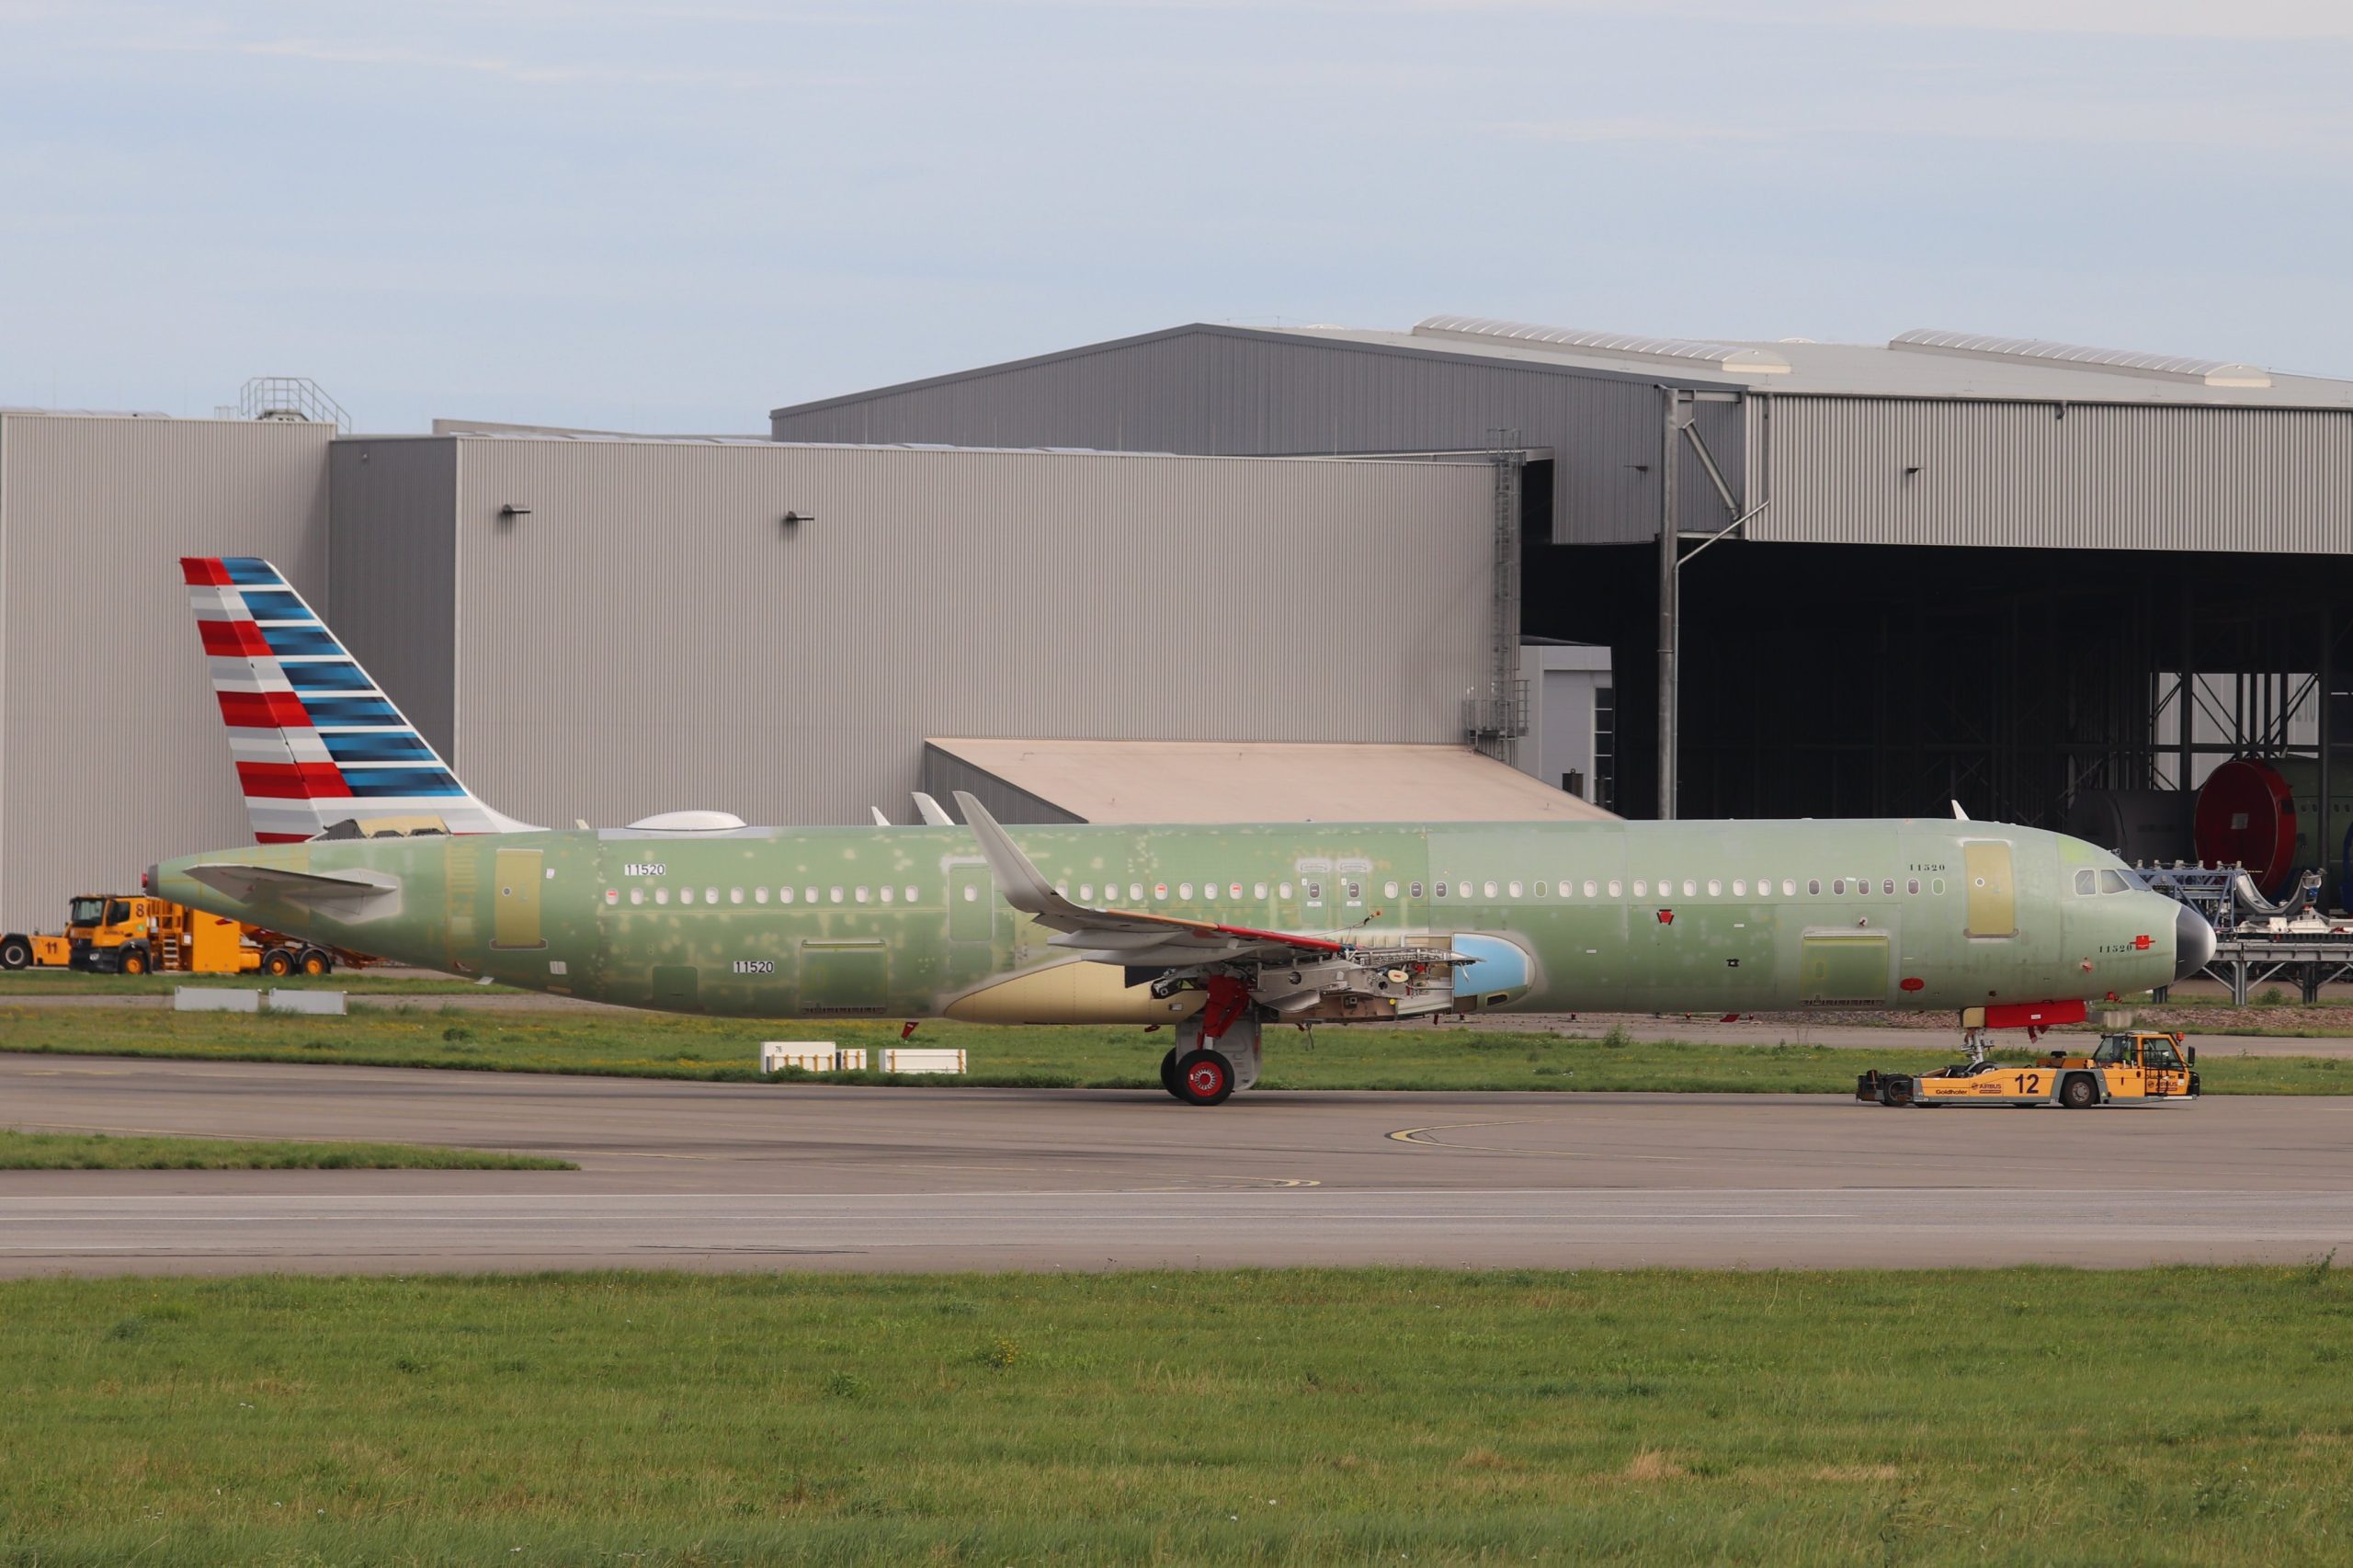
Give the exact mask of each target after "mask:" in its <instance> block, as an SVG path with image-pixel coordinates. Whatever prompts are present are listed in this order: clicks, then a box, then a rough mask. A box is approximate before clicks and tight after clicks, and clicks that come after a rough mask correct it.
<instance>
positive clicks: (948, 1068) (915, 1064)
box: [882, 1045, 964, 1073]
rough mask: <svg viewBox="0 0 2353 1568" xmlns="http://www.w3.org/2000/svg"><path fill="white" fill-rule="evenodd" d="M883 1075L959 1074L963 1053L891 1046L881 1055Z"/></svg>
mask: <svg viewBox="0 0 2353 1568" xmlns="http://www.w3.org/2000/svg"><path fill="white" fill-rule="evenodd" d="M882 1071H884V1072H885V1073H961V1072H962V1071H964V1052H963V1051H961V1050H958V1049H951V1048H949V1047H948V1046H938V1045H901V1046H893V1047H892V1048H891V1049H889V1050H887V1051H883V1053H882Z"/></svg>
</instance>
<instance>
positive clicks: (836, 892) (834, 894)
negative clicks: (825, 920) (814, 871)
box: [825, 888, 842, 903]
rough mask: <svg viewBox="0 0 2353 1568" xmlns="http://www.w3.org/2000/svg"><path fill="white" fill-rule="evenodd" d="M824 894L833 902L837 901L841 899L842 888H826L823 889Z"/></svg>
mask: <svg viewBox="0 0 2353 1568" xmlns="http://www.w3.org/2000/svg"><path fill="white" fill-rule="evenodd" d="M825 896H826V897H827V898H828V899H830V900H832V901H833V902H834V903H840V902H841V901H842V890H841V889H839V888H827V889H826V890H825Z"/></svg>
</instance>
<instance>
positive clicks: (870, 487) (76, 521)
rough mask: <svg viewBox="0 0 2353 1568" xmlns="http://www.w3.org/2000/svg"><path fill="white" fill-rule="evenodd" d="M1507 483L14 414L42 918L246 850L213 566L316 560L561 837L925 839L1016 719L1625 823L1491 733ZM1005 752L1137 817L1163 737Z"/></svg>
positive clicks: (3, 645) (532, 812)
mask: <svg viewBox="0 0 2353 1568" xmlns="http://www.w3.org/2000/svg"><path fill="white" fill-rule="evenodd" d="M1496 473H1497V470H1496V468H1495V465H1494V464H1493V463H1491V462H1489V461H1487V460H1483V459H1474V460H1464V461H1419V460H1417V461H1410V462H1393V461H1384V460H1337V461H1335V460H1324V459H1305V460H1264V459H1252V458H1241V459H1234V458H1205V457H1199V456H1172V455H1165V454H1164V455H1150V454H1107V453H1099V452H1064V453H1057V452H1042V451H1010V450H986V451H960V450H950V449H939V448H918V447H904V446H898V447H845V446H826V445H812V444H789V443H776V442H770V441H767V440H764V439H760V438H757V437H750V438H742V439H733V440H729V439H710V438H696V439H659V438H608V437H580V436H567V435H550V434H544V433H534V432H529V431H513V430H510V431H508V432H506V433H503V434H459V433H449V434H442V435H434V436H415V437H383V436H353V437H340V436H338V435H337V433H336V430H335V426H333V425H332V424H327V423H320V422H311V423H300V422H291V421H284V420H262V421H253V420H180V419H167V418H162V417H153V416H144V415H46V414H37V413H25V414H10V415H6V417H5V418H0V572H4V573H5V578H0V614H4V615H5V625H0V660H5V664H0V929H6V930H26V929H30V928H35V927H45V928H53V927H54V926H55V925H56V923H57V921H58V920H59V918H60V917H61V915H63V905H64V901H65V899H66V898H67V897H68V896H69V895H70V894H73V893H75V892H101V891H108V892H112V891H121V890H123V889H124V888H126V887H128V886H132V885H135V882H136V879H137V877H138V875H139V873H140V871H141V870H142V869H143V868H145V867H146V866H147V865H149V864H150V863H152V862H153V861H154V860H156V859H158V858H162V857H163V856H165V855H169V854H178V853H183V852H185V851H187V850H189V849H192V848H196V847H199V846H219V845H226V844H236V843H240V842H244V841H245V840H246V838H247V836H248V833H249V828H248V824H247V820H246V816H245V812H244V804H243V801H242V796H241V791H240V790H239V788H238V786H237V782H236V778H235V774H234V772H233V768H232V765H231V761H230V757H229V754H228V748H227V745H226V744H225V740H224V737H223V736H222V731H221V728H220V723H219V719H218V709H217V705H216V703H215V701H214V699H213V697H212V693H211V688H210V679H209V676H210V671H209V669H208V666H207V664H206V662H205V660H204V659H203V657H202V656H201V653H200V651H199V645H198V642H197V638H196V632H195V630H194V628H193V627H192V626H191V625H190V624H189V615H188V603H187V596H186V590H185V588H184V587H183V585H182V584H181V581H180V574H179V571H178V568H177V565H176V558H177V557H179V556H181V555H188V554H198V555H215V554H254V555H264V556H267V557H269V558H270V559H272V560H274V561H276V562H278V564H279V565H280V566H281V567H282V568H283V569H284V570H285V571H286V572H287V574H288V575H289V577H290V580H291V581H292V582H293V583H294V584H295V585H296V586H297V587H298V588H300V589H301V591H302V593H303V594H304V595H305V596H306V597H308V598H309V599H310V600H311V602H312V603H313V606H314V607H316V608H319V609H320V610H321V611H322V612H323V613H324V614H325V615H327V616H328V617H329V618H330V619H332V620H333V621H334V623H335V626H336V627H337V629H338V630H339V631H341V632H342V633H343V635H344V637H345V640H346V642H347V644H348V645H349V647H350V648H351V650H352V652H353V653H356V654H357V655H358V657H359V658H360V659H361V660H362V662H363V663H365V664H366V665H368V666H369V669H370V670H371V671H372V672H373V673H375V674H376V676H378V678H379V679H381V681H382V682H383V683H384V686H385V687H386V689H387V690H388V691H390V692H391V693H392V695H393V697H394V698H395V699H398V700H399V702H400V703H401V704H402V706H403V708H404V710H406V711H407V712H408V714H409V716H410V718H411V719H412V720H414V721H415V722H416V723H417V725H418V727H419V729H420V730H421V731H422V732H423V733H424V734H425V735H426V737H427V738H428V739H429V740H431V741H432V742H433V743H434V744H435V745H436V746H437V748H438V749H439V750H440V751H441V752H442V755H443V756H445V757H447V758H448V759H449V761H450V762H451V764H452V765H453V766H454V767H456V769H457V770H458V772H459V773H460V776H461V777H463V778H465V779H466V780H467V782H468V783H469V784H471V785H472V787H473V788H474V789H476V790H478V791H480V792H481V793H482V794H483V796H484V797H485V798H486V799H488V800H490V801H493V802H494V803H495V804H497V805H498V806H499V807H500V808H501V809H502V810H504V811H506V812H510V813H512V814H514V815H516V816H518V817H521V818H522V819H524V820H526V821H530V822H540V823H550V824H558V825H563V824H570V823H571V822H573V821H574V819H575V818H583V819H586V820H588V821H591V822H594V823H597V824H613V823H621V822H628V821H631V820H633V819H635V818H637V817H640V816H643V815H646V814H649V813H652V812H657V811H662V810H665V809H676V808H679V807H711V808H717V809H722V810H727V811H733V812H737V813H739V814H741V815H743V816H745V817H746V818H748V819H751V820H754V821H765V822H805V823H854V822H863V821H865V820H867V815H868V811H869V808H870V807H877V806H879V807H881V808H883V809H884V810H886V811H888V812H891V813H892V815H893V816H894V817H895V818H896V819H897V820H900V821H910V820H912V819H913V814H914V813H913V808H912V806H911V804H910V802H909V800H908V793H907V792H908V791H909V790H913V789H915V788H917V787H919V786H921V785H922V784H923V783H924V782H925V781H926V777H927V775H926V767H932V768H933V769H935V770H936V769H937V768H938V767H945V766H946V763H945V761H944V759H945V758H946V757H947V756H949V750H948V749H942V748H951V749H952V748H953V747H955V746H958V745H960V744H961V745H965V746H967V747H970V746H979V745H984V744H991V743H994V742H995V741H997V740H1000V739H1002V738H1005V737H1015V738H1024V739H1029V740H1036V739H1039V738H1045V739H1049V740H1052V739H1064V738H1074V739H1082V740H1088V741H1092V742H1096V743H1098V744H1101V743H1111V742H1130V741H1148V742H1152V743H1154V744H1158V745H1161V746H1164V747H1165V746H1167V745H1181V744H1186V743H1201V742H1216V743H1219V746H1220V748H1221V749H1220V750H1219V752H1218V754H1217V755H1216V756H1211V757H1207V758H1197V759H1195V760H1194V762H1193V763H1192V765H1191V766H1193V767H1195V769H1196V773H1195V777H1196V778H1198V779H1199V783H1200V787H1201V788H1200V799H1202V800H1206V799H1207V797H1208V795H1209V794H1210V793H1211V792H1214V791H1215V790H1221V789H1222V790H1226V792H1227V793H1228V795H1229V796H1231V795H1232V793H1233V791H1232V788H1231V786H1232V781H1233V779H1234V778H1237V777H1240V778H1256V779H1259V780H1262V781H1266V780H1270V779H1272V778H1276V777H1292V776H1295V775H1296V774H1297V773H1298V771H1299V767H1300V754H1301V753H1302V750H1303V751H1304V752H1306V753H1307V754H1309V755H1311V756H1313V758H1314V759H1315V762H1316V765H1317V766H1318V767H1320V768H1321V769H1322V771H1323V773H1324V777H1325V778H1336V777H1342V776H1345V778H1347V781H1349V783H1350V784H1351V785H1352V786H1363V785H1367V784H1370V785H1371V786H1372V788H1371V789H1370V792H1369V794H1368V793H1365V792H1363V791H1361V790H1360V791H1359V795H1358V798H1360V799H1366V798H1369V799H1376V800H1380V801H1386V802H1388V804H1389V809H1388V811H1387V812H1383V813H1382V814H1395V815H1399V816H1406V817H1415V818H1424V819H1429V820H1437V819H1441V818H1445V817H1448V816H1449V815H1463V814H1472V815H1476V814H1487V815H1495V816H1504V817H1542V816H1554V815H1574V814H1579V813H1584V814H1589V815H1590V814H1600V813H1598V812H1597V809H1596V808H1592V807H1589V806H1587V805H1586V803H1585V802H1584V801H1578V800H1574V799H1572V798H1570V797H1568V796H1564V795H1563V794H1561V793H1560V792H1559V791H1558V790H1554V789H1547V788H1544V787H1542V786H1540V785H1539V784H1538V783H1537V782H1536V781H1535V780H1534V779H1531V778H1527V777H1526V776H1525V775H1522V774H1520V773H1518V772H1515V771H1513V770H1512V769H1510V768H1508V767H1504V766H1503V765H1502V764H1501V763H1500V762H1497V761H1495V760H1493V759H1490V758H1486V757H1481V756H1476V755H1474V754H1472V753H1471V752H1469V751H1468V750H1466V749H1465V748H1464V747H1463V746H1462V744H1461V733H1460V723H1461V702H1462V694H1463V693H1464V692H1465V691H1466V690H1470V689H1472V688H1473V687H1478V686H1480V685H1481V684H1483V683H1484V682H1486V681H1487V680H1488V679H1489V673H1490V670H1491V668H1492V666H1493V663H1494V659H1495V649H1496V646H1497V644H1496V639H1495V623H1494V620H1493V618H1492V603H1491V597H1490V590H1491V582H1490V562H1491V560H1492V556H1493V549H1494V540H1495V496H1496V494H1497V479H1496ZM1515 651H1516V648H1515ZM934 740H938V742H939V743H940V744H939V745H938V746H933V745H931V744H929V743H931V742H933V741H934ZM1334 743H1349V744H1347V745H1337V744H1334ZM1269 748H1271V749H1269ZM1278 754H1279V755H1278ZM927 758H928V759H931V760H930V761H929V762H928V763H927V760H926V759H927ZM1278 764H1279V766H1278ZM999 766H1001V767H1004V768H1005V769H1006V772H1007V774H1008V775H1009V776H1010V778H1011V779H1013V780H1015V781H1019V780H1026V781H1027V782H1028V784H1029V786H1030V794H1031V795H1032V796H1034V801H1033V803H1032V805H1031V806H1030V808H1029V810H1028V811H1026V812H1017V814H1016V818H1015V820H1021V818H1022V817H1023V816H1032V817H1038V818H1041V819H1043V820H1053V821H1060V820H1069V819H1070V818H1071V817H1073V816H1084V817H1088V818H1090V819H1094V820H1100V819H1103V818H1105V817H1107V816H1108V817H1116V814H1117V812H1119V810H1120V804H1119V802H1120V800H1122V799H1125V800H1128V801H1139V800H1142V799H1143V798H1145V796H1144V794H1143V793H1142V790H1141V788H1140V787H1141V785H1142V784H1143V783H1145V782H1148V780H1146V779H1143V778H1139V770H1140V769H1141V770H1145V771H1152V770H1156V769H1160V768H1162V767H1165V753H1154V752H1151V751H1138V750H1135V749H1133V748H1126V749H1123V750H1121V751H1120V755H1118V756H1114V757H1112V758H1110V759H1109V761H1108V763H1107V762H1100V761H1098V763H1097V766H1095V767H1092V768H1091V769H1087V770H1082V771H1081V772H1079V773H1075V774H1065V775H1063V776H1061V777H1060V778H1054V779H1051V780H1045V779H1042V778H1040V777H1039V776H1035V775H1032V774H1030V773H1029V772H1027V771H1025V770H1024V768H1023V767H1022V766H1020V764H1019V759H1018V758H1015V759H1013V760H1011V761H1006V760H1003V759H999ZM983 771H984V770H983ZM932 782H933V783H934V784H935V787H937V788H942V789H944V788H947V787H949V784H951V783H952V784H954V785H956V786H960V787H981V788H983V792H986V790H987V789H989V788H991V787H990V786H987V785H985V784H984V783H983V779H982V778H980V776H979V775H978V774H976V773H973V772H970V771H966V772H960V773H958V774H956V775H955V777H954V778H952V779H949V778H947V776H945V775H940V776H938V777H935V778H932ZM1007 787H1008V788H1011V789H1019V788H1021V784H1020V783H1019V782H1012V783H1009V784H1008V785H1007ZM1295 803H1296V799H1295V796H1279V795H1278V794H1276V793H1273V792H1271V791H1270V790H1258V791H1257V792H1256V804H1257V806H1258V807H1259V808H1260V812H1245V814H1262V813H1263V812H1278V813H1279V812H1282V811H1287V810H1289V809H1290V805H1292V804H1295ZM1229 809H1243V808H1241V807H1240V806H1236V805H1233V803H1232V802H1231V801H1230V802H1229ZM1295 814H1297V815H1302V816H1303V815H1309V814H1313V812H1311V811H1304V810H1302V811H1298V812H1295Z"/></svg>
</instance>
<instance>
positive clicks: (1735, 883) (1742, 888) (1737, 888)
mask: <svg viewBox="0 0 2353 1568" xmlns="http://www.w3.org/2000/svg"><path fill="white" fill-rule="evenodd" d="M1708 891H1709V892H1715V891H1716V884H1715V883H1713V882H1710V883H1709V884H1708ZM1757 891H1758V892H1763V891H1764V890H1763V889H1762V888H1761V887H1760V888H1759V889H1758V890H1757ZM1732 896H1733V897H1734V898H1746V897H1747V896H1748V884H1747V883H1746V882H1745V881H1741V880H1740V879H1739V878H1738V877H1734V878H1733V880H1732Z"/></svg>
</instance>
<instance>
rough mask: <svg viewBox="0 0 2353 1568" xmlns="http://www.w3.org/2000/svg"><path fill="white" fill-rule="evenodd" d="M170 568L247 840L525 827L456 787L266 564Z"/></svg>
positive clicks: (219, 559) (184, 563)
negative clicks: (187, 615) (197, 651)
mask: <svg viewBox="0 0 2353 1568" xmlns="http://www.w3.org/2000/svg"><path fill="white" fill-rule="evenodd" d="M180 571H181V574H183V575H184V576H185V577H186V578H187V579H188V603H189V605H190V607H191V608H194V610H195V611H196V630H197V632H198V635H199V636H200V637H201V638H202V639H203V642H204V653H205V658H206V661H207V662H208V663H209V664H210V665H211V667H212V689H213V691H214V692H215V693H216V694H217V695H218V696H219V697H220V699H221V718H222V722H223V723H225V724H227V725H228V727H229V754H230V756H231V757H232V758H233V759H234V761H235V762H236V765H237V782H238V784H239V785H240V786H241V787H242V788H243V790H244V797H245V810H246V812H248V813H249V814H250V815H251V816H252V818H253V824H254V837H255V838H256V840H257V841H259V842H260V843H263V844H285V843H290V842H292V841H294V840H297V839H303V838H311V837H314V836H316V835H318V834H320V833H323V832H324V831H325V830H326V829H328V828H330V827H332V826H334V825H335V824H337V823H341V822H358V823H360V824H363V828H362V831H366V829H365V827H364V824H367V823H369V822H371V821H373V822H395V821H398V822H407V823H410V824H415V822H416V821H418V820H419V819H438V821H439V822H440V824H442V825H443V826H444V827H446V828H447V829H448V831H449V832H451V833H528V832H532V831H534V829H533V828H532V827H531V824H529V823H519V822H517V821H515V820H514V819H513V818H512V817H509V816H506V815H504V814H502V813H500V812H495V811H493V810H492V809H491V808H490V807H489V806H487V805H484V804H483V802H482V801H479V800H477V799H475V797H474V795H473V793H472V791H471V790H468V789H467V788H466V787H465V786H464V785H463V784H460V782H458V777H457V775H456V774H454V773H452V772H450V771H449V765H448V764H446V763H444V762H443V761H442V760H441V758H440V756H438V754H436V753H435V751H434V750H433V748H432V747H431V746H430V745H428V744H426V741H425V737H424V736H422V735H420V734H418V733H416V727H415V725H414V724H411V723H410V722H408V720H407V719H405V718H404V717H403V716H402V714H401V710H399V709H398V708H396V707H394V706H393V705H392V699H391V698H389V697H387V696H385V695H384V693H383V692H382V690H381V689H380V688H379V687H377V685H376V682H375V680H374V678H373V677H372V676H369V674H368V672H367V671H366V670H363V669H361V668H360V667H359V663H358V660H356V659H354V658H353V657H352V656H351V655H350V654H349V653H347V652H345V651H344V647H343V644H342V643H341V642H338V641H336V639H335V633H334V632H333V631H329V630H328V629H327V625H326V622H324V621H323V620H321V619H319V618H318V616H317V615H316V614H315V613H314V612H313V610H312V608H311V607H310V606H309V605H307V604H304V603H303V602H302V596H301V595H300V594H298V593H296V592H295V591H294V588H293V585H291V584H290V583H288V582H287V581H286V579H285V578H284V577H283V576H282V575H280V574H279V573H278V568H277V567H275V566H272V565H271V564H270V563H269V562H267V561H264V560H262V559H260V558H259V557H257V556H250V555H231V556H188V557H183V558H182V559H181V561H180Z"/></svg>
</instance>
